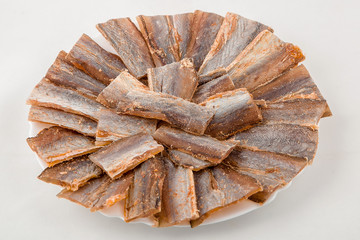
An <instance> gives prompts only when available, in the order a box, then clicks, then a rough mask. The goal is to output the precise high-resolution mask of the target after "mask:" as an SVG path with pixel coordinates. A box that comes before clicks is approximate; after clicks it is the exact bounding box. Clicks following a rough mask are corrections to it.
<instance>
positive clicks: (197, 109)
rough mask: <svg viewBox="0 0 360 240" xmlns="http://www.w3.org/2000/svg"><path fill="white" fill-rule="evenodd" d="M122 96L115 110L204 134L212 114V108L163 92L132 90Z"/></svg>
mask: <svg viewBox="0 0 360 240" xmlns="http://www.w3.org/2000/svg"><path fill="white" fill-rule="evenodd" d="M122 97H123V99H122V100H121V101H120V102H119V104H118V107H117V112H119V113H125V114H129V115H135V116H139V117H144V118H154V119H158V120H163V121H165V122H168V123H170V124H172V125H174V126H176V127H178V128H181V129H183V130H184V131H187V132H191V133H194V134H200V135H201V134H204V132H205V129H206V127H207V126H208V124H209V122H210V121H211V119H212V117H213V115H214V111H213V110H212V109H208V108H207V107H203V106H199V105H197V104H195V103H191V102H189V101H186V100H184V99H182V98H178V97H174V96H171V95H168V94H164V93H157V92H153V91H146V90H132V91H130V92H128V93H127V94H126V95H124V96H122Z"/></svg>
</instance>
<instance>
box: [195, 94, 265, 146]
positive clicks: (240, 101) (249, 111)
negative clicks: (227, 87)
mask: <svg viewBox="0 0 360 240" xmlns="http://www.w3.org/2000/svg"><path fill="white" fill-rule="evenodd" d="M201 105H202V106H206V107H208V108H211V109H214V110H215V111H216V112H215V115H214V117H213V119H212V120H211V122H210V124H209V126H208V127H207V129H206V131H205V133H206V134H208V135H210V136H212V137H215V138H218V139H221V140H223V139H226V138H228V137H230V136H232V135H234V134H235V133H237V132H239V131H242V130H244V129H247V128H249V127H251V126H252V125H254V124H256V123H258V122H260V121H261V120H262V116H261V112H260V110H259V108H258V107H257V105H256V104H255V103H254V101H253V99H252V96H251V95H250V94H249V92H248V91H247V90H246V89H242V88H239V89H236V90H233V91H228V92H224V93H218V94H216V95H214V96H212V97H210V98H208V99H207V100H206V101H205V102H203V103H201Z"/></svg>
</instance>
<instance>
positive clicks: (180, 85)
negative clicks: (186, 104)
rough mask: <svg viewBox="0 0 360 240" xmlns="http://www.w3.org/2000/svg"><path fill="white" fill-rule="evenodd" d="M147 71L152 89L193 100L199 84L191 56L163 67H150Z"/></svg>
mask: <svg viewBox="0 0 360 240" xmlns="http://www.w3.org/2000/svg"><path fill="white" fill-rule="evenodd" d="M147 73H148V83H149V88H150V90H152V91H155V92H162V93H166V94H170V95H173V96H175V97H180V98H183V99H185V100H191V98H192V96H193V95H194V92H195V89H196V87H197V85H198V81H197V74H196V71H195V69H194V64H193V62H192V61H191V60H190V59H189V58H185V59H183V60H181V61H180V62H175V63H171V64H167V65H165V66H162V67H157V68H149V69H148V70H147Z"/></svg>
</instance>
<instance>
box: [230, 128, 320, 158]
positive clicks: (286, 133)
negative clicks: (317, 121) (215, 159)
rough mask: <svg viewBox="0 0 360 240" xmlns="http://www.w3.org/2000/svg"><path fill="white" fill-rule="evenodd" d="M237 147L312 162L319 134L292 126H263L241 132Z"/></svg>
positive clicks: (238, 136)
mask: <svg viewBox="0 0 360 240" xmlns="http://www.w3.org/2000/svg"><path fill="white" fill-rule="evenodd" d="M235 139H236V140H238V141H240V143H239V144H238V146H237V147H240V148H246V149H250V150H255V151H256V150H261V151H269V152H274V153H280V154H285V155H289V156H294V157H299V158H306V159H307V160H308V161H309V162H311V161H312V160H313V158H314V156H315V152H316V148H317V144H318V132H317V130H312V129H310V128H308V127H304V126H299V125H292V124H262V125H259V126H256V127H253V128H250V129H248V130H246V131H243V132H239V133H237V134H236V135H235Z"/></svg>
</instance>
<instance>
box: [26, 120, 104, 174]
mask: <svg viewBox="0 0 360 240" xmlns="http://www.w3.org/2000/svg"><path fill="white" fill-rule="evenodd" d="M26 141H27V143H28V144H29V146H30V148H31V149H32V150H33V151H34V152H36V154H37V155H38V156H39V158H40V159H41V160H43V161H45V162H46V164H47V165H48V166H49V167H51V166H54V165H56V164H58V163H61V162H64V161H67V160H69V159H71V158H74V157H77V156H81V155H85V154H87V153H91V152H94V151H96V150H97V149H98V148H99V147H98V146H95V141H94V139H92V138H90V137H86V136H84V135H82V134H80V133H77V132H74V131H72V130H69V129H65V128H61V127H57V126H55V127H50V128H45V129H43V130H42V131H40V132H39V133H38V135H36V136H35V137H30V138H28V139H27V140H26Z"/></svg>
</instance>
